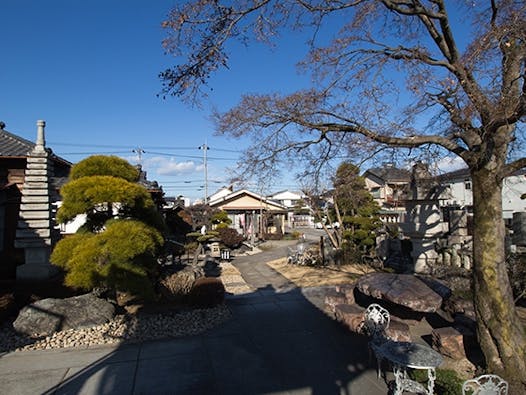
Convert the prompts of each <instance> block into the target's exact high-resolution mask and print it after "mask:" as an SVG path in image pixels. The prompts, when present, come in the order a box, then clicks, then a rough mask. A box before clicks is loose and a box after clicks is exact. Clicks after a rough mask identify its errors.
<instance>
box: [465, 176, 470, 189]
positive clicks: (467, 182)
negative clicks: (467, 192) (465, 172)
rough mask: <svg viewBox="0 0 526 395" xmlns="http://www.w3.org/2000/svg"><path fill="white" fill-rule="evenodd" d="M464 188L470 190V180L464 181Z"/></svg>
mask: <svg viewBox="0 0 526 395" xmlns="http://www.w3.org/2000/svg"><path fill="white" fill-rule="evenodd" d="M464 187H465V188H466V189H471V180H470V179H469V178H467V179H465V180H464Z"/></svg>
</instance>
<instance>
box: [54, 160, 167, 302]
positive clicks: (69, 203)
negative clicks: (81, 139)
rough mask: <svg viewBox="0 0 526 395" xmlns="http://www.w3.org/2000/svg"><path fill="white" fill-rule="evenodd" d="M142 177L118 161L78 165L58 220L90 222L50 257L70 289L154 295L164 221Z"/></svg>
mask: <svg viewBox="0 0 526 395" xmlns="http://www.w3.org/2000/svg"><path fill="white" fill-rule="evenodd" d="M137 178H138V172H137V169H135V168H134V167H133V166H131V165H130V164H129V163H128V162H126V161H125V160H123V159H120V158H117V157H105V156H94V157H90V158H87V159H85V160H83V161H81V162H79V163H78V164H77V165H75V166H73V168H72V170H71V179H70V181H69V182H68V183H67V184H66V185H64V187H63V188H62V190H61V193H62V198H63V204H62V206H61V207H60V208H59V211H58V213H57V220H58V222H59V223H66V222H69V221H71V220H72V219H74V218H75V217H76V216H77V215H80V214H86V217H87V218H86V223H85V225H84V226H82V227H81V229H80V230H79V231H78V232H77V234H75V235H73V236H70V237H67V238H65V239H63V240H61V241H59V242H58V243H57V245H56V246H55V249H54V251H53V253H52V255H51V262H53V263H54V264H55V265H57V266H59V267H62V268H63V269H64V270H65V271H66V279H65V281H66V283H67V284H68V285H70V286H73V287H77V288H81V289H85V290H90V289H93V288H94V287H98V286H104V287H109V288H111V289H114V290H121V291H129V292H132V293H134V294H138V295H142V296H146V297H151V296H152V295H153V287H152V281H151V280H152V277H153V276H154V274H155V268H156V256H157V253H158V250H159V248H160V246H161V245H162V244H163V238H162V235H161V233H160V232H159V229H162V228H163V222H162V218H161V216H160V214H159V213H158V212H157V210H156V209H155V205H154V203H153V201H152V199H151V197H150V195H149V193H148V192H147V191H146V189H144V188H143V187H142V186H140V185H138V184H136V183H135V181H136V180H137Z"/></svg>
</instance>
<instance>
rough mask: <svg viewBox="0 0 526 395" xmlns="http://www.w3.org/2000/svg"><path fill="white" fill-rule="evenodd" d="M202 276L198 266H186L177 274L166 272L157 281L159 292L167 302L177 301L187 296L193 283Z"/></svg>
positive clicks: (201, 269) (202, 271) (202, 273)
mask: <svg viewBox="0 0 526 395" xmlns="http://www.w3.org/2000/svg"><path fill="white" fill-rule="evenodd" d="M203 275H204V270H203V268H201V267H198V266H186V267H184V268H183V269H182V270H179V271H177V272H168V273H166V274H164V275H163V276H162V277H161V279H160V280H159V291H160V292H161V295H163V297H165V298H166V299H167V300H169V301H179V300H181V298H183V297H184V296H186V295H188V294H189V293H190V291H191V290H192V287H193V286H194V283H195V281H196V280H197V279H198V278H201V277H202V276H203Z"/></svg>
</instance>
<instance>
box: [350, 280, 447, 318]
mask: <svg viewBox="0 0 526 395" xmlns="http://www.w3.org/2000/svg"><path fill="white" fill-rule="evenodd" d="M356 287H357V289H358V290H359V291H360V292H362V293H363V294H365V295H369V296H372V297H373V298H376V299H383V300H387V301H389V302H392V303H395V304H398V305H401V306H405V307H407V308H409V309H411V310H414V311H418V312H422V313H434V312H436V311H437V310H438V309H439V308H440V306H441V305H442V297H441V296H440V295H439V294H437V293H436V292H435V291H433V290H432V289H431V288H430V287H429V286H427V285H426V284H425V283H424V282H423V281H422V280H420V279H419V278H418V277H416V276H414V275H411V274H393V273H369V274H366V275H365V276H362V277H361V278H360V279H359V280H358V283H357V285H356Z"/></svg>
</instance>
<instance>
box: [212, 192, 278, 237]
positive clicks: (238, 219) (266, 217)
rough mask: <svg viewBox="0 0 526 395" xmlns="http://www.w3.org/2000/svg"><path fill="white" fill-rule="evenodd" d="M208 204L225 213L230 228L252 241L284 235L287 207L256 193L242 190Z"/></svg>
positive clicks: (217, 198)
mask: <svg viewBox="0 0 526 395" xmlns="http://www.w3.org/2000/svg"><path fill="white" fill-rule="evenodd" d="M208 204H209V205H210V207H213V208H217V209H219V210H223V211H226V212H227V214H228V217H229V218H230V219H231V220H232V227H233V228H234V229H236V230H237V231H238V232H239V233H241V234H242V235H244V236H245V237H247V238H248V239H251V240H253V241H254V240H255V239H256V238H266V237H268V236H271V237H274V236H278V235H282V234H283V233H284V229H285V219H286V216H287V212H288V210H287V207H286V206H284V205H282V204H280V203H277V202H274V201H272V200H270V199H268V198H266V197H264V196H262V195H259V194H257V193H254V192H251V191H249V190H246V189H242V190H239V191H236V192H231V193H230V194H226V195H223V196H221V197H216V198H215V199H214V200H212V199H211V200H210V201H209V202H208Z"/></svg>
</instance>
